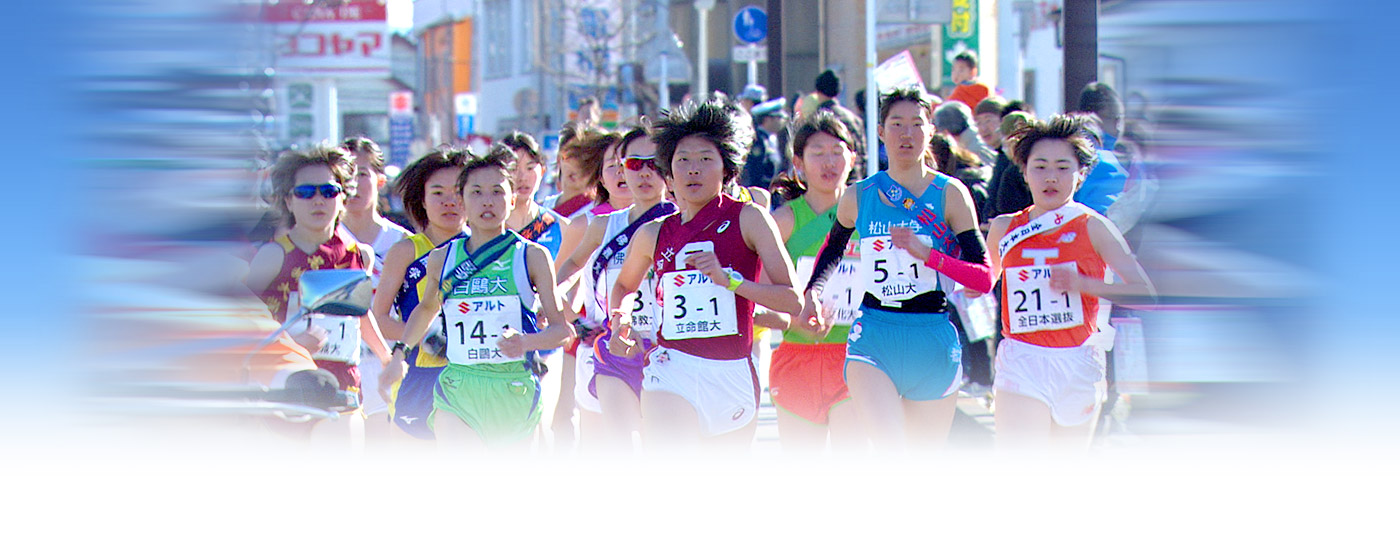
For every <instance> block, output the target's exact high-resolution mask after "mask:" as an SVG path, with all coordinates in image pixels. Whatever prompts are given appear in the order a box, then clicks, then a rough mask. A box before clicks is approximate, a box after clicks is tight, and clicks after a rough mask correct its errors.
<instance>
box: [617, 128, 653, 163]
mask: <svg viewBox="0 0 1400 560" xmlns="http://www.w3.org/2000/svg"><path fill="white" fill-rule="evenodd" d="M648 134H650V132H649V131H648V130H647V128H646V127H644V126H634V127H632V130H628V131H627V134H623V135H622V139H621V140H618V141H617V156H618V157H619V158H624V157H627V148H628V147H629V146H631V145H632V143H633V142H636V141H637V140H639V139H642V138H646V137H647V135H648Z"/></svg>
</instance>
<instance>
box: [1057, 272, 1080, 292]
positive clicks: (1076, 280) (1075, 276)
mask: <svg viewBox="0 0 1400 560" xmlns="http://www.w3.org/2000/svg"><path fill="white" fill-rule="evenodd" d="M1082 279H1083V277H1082V276H1080V275H1079V271H1077V270H1066V269H1063V268H1052V269H1050V289H1052V290H1055V291H1057V292H1078V291H1079V287H1080V285H1081V280H1082Z"/></svg>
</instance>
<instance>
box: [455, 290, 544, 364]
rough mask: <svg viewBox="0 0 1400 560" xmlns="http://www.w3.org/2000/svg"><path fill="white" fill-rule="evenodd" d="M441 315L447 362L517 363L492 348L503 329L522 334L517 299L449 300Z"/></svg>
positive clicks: (518, 301)
mask: <svg viewBox="0 0 1400 560" xmlns="http://www.w3.org/2000/svg"><path fill="white" fill-rule="evenodd" d="M442 314H443V317H445V318H446V319H447V333H446V334H447V360H448V361H450V362H452V363H454V364H501V363H506V362H514V361H518V360H520V358H510V357H507V356H506V355H505V353H504V352H501V349H500V348H498V347H497V346H496V342H497V341H499V340H500V338H501V334H502V333H503V331H504V330H505V329H506V327H510V328H511V329H513V330H515V331H516V332H520V333H523V332H524V331H523V330H521V327H520V322H521V321H520V298H519V297H518V296H496V297H474V298H469V299H453V300H449V301H448V302H446V303H445V304H444V305H443V308H442Z"/></svg>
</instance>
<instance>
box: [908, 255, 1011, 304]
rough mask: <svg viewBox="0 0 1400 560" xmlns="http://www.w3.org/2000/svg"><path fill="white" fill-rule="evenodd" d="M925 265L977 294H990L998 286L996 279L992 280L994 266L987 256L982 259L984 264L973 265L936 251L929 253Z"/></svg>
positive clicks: (976, 263)
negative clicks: (993, 287)
mask: <svg viewBox="0 0 1400 560" xmlns="http://www.w3.org/2000/svg"><path fill="white" fill-rule="evenodd" d="M924 264H925V265H927V266H928V267H929V268H932V269H934V270H937V271H939V272H942V273H943V274H947V275H948V277H949V278H952V279H953V280H954V281H956V282H957V283H959V284H962V285H964V286H967V288H968V289H969V290H972V291H975V292H982V293H984V294H986V293H990V292H991V291H992V286H993V285H995V284H996V279H995V278H992V265H991V264H990V263H988V262H987V257H985V256H983V257H982V262H975V263H973V262H967V261H964V260H961V259H956V258H953V257H949V256H948V255H946V254H943V253H942V252H941V251H938V250H934V251H931V252H930V253H929V255H928V260H927V261H924Z"/></svg>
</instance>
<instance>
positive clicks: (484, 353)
mask: <svg viewBox="0 0 1400 560" xmlns="http://www.w3.org/2000/svg"><path fill="white" fill-rule="evenodd" d="M513 164H514V158H513V157H512V156H511V154H510V152H509V151H507V150H506V149H504V148H503V147H497V148H494V149H493V150H492V151H491V152H490V153H488V154H487V155H485V156H484V157H481V158H475V159H473V160H471V161H470V162H468V163H467V165H466V168H465V169H464V170H463V171H462V175H461V176H460V178H459V179H458V180H457V185H459V186H460V187H461V188H462V197H463V200H464V202H465V203H466V215H467V226H468V227H470V228H471V232H472V233H471V235H470V236H468V237H465V238H460V239H454V240H452V241H451V242H449V243H447V244H446V245H444V246H443V247H440V248H437V249H434V250H433V251H432V252H431V253H428V262H427V265H428V271H427V276H426V278H425V280H424V281H425V282H426V283H427V284H428V285H429V286H436V287H438V289H437V290H436V291H435V292H434V293H433V294H432V295H430V296H429V297H426V298H424V299H423V301H421V302H420V303H419V305H418V307H417V308H416V309H414V310H413V313H412V314H411V315H410V316H409V318H408V322H407V324H406V325H405V327H404V337H403V339H404V341H405V342H406V343H407V344H409V345H410V346H417V345H418V344H419V343H420V342H422V340H423V336H424V335H425V334H427V332H428V328H429V326H430V325H431V324H432V323H433V322H434V321H437V320H438V316H439V315H438V314H439V311H441V313H442V315H441V316H442V317H443V319H442V320H443V321H444V322H445V323H446V329H445V330H446V334H447V358H448V361H449V362H450V363H449V364H448V365H447V367H446V368H444V369H443V371H442V374H441V375H440V376H439V379H438V384H437V388H436V391H435V393H434V396H433V412H432V414H430V415H429V416H428V422H429V425H430V427H431V428H433V431H434V433H435V434H436V435H437V439H438V446H439V448H440V449H461V447H462V445H463V444H464V443H465V444H467V445H468V446H471V445H476V444H481V443H485V444H487V445H491V446H503V445H509V444H519V443H522V442H525V441H527V440H528V438H529V437H530V436H531V435H533V434H534V431H535V428H536V426H538V425H539V420H540V411H541V407H540V404H541V403H540V385H539V377H538V376H537V375H536V374H535V373H534V372H533V371H531V370H530V369H529V368H528V367H527V366H526V360H528V359H529V356H527V354H528V353H533V352H535V351H538V350H544V349H547V348H556V347H558V346H559V345H560V344H562V343H563V342H564V340H565V339H567V338H568V337H569V336H570V335H572V334H573V332H572V331H573V329H572V328H570V327H569V324H568V321H566V320H565V318H564V312H563V309H562V307H561V302H560V300H559V296H558V294H557V293H556V291H555V283H554V266H553V265H554V263H553V262H551V259H550V257H549V251H547V250H545V248H544V247H541V246H540V245H539V244H536V243H532V242H530V241H527V240H525V239H524V238H523V237H521V236H520V234H517V233H515V232H514V231H510V230H508V229H506V225H505V222H506V216H508V215H510V211H511V209H512V207H513V206H514V205H515V193H514V192H513V191H512V183H513V178H512V175H513V173H512V171H513V170H512V167H513ZM537 302H538V305H539V308H540V315H542V316H543V318H544V319H546V320H547V321H548V326H547V327H545V328H544V329H543V330H541V329H539V328H538V327H537V323H536V317H537V315H536V313H535V311H534V309H535V307H536V304H537Z"/></svg>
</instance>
